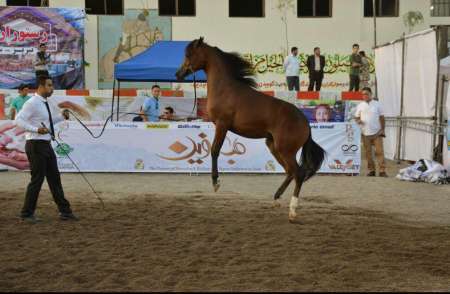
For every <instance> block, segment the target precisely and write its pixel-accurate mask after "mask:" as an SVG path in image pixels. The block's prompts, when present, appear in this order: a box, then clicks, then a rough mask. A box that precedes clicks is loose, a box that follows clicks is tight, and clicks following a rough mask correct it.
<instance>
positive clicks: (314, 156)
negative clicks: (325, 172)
mask: <svg viewBox="0 0 450 294" xmlns="http://www.w3.org/2000/svg"><path fill="white" fill-rule="evenodd" d="M324 159H325V150H323V149H322V147H320V146H319V144H317V143H316V142H314V140H313V139H312V136H311V128H310V129H309V137H308V140H307V141H306V143H305V144H304V145H303V148H302V156H301V160H300V168H301V169H304V170H305V171H306V177H305V181H306V180H308V179H309V178H311V177H312V176H314V175H315V174H316V172H317V171H318V170H319V169H320V167H321V166H322V162H323V161H324Z"/></svg>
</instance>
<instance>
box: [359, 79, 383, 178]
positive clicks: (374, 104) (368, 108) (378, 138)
mask: <svg viewBox="0 0 450 294" xmlns="http://www.w3.org/2000/svg"><path fill="white" fill-rule="evenodd" d="M362 93H363V96H364V102H361V103H360V104H359V105H358V107H357V108H356V113H355V117H356V122H357V123H358V124H359V125H360V127H361V132H362V135H363V144H364V149H365V152H366V159H367V165H368V170H369V173H368V174H367V176H369V177H373V176H375V175H376V174H375V164H374V161H373V158H372V146H375V156H376V158H377V161H378V168H379V172H380V173H379V176H380V177H387V174H386V167H385V162H384V150H383V137H385V133H384V128H385V121H384V112H383V108H382V107H381V104H380V102H378V101H376V100H374V99H372V90H371V89H370V88H368V87H365V88H363V89H362Z"/></svg>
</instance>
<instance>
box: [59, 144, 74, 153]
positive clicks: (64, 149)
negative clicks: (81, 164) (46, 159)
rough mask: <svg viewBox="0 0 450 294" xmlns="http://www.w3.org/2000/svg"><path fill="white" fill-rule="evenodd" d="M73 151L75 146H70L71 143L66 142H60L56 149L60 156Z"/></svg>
mask: <svg viewBox="0 0 450 294" xmlns="http://www.w3.org/2000/svg"><path fill="white" fill-rule="evenodd" d="M72 151H73V148H72V147H70V145H69V144H66V143H61V144H58V146H56V149H55V152H56V154H58V155H59V156H66V155H68V154H70V153H71V152H72Z"/></svg>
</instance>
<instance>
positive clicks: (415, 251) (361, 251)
mask: <svg viewBox="0 0 450 294" xmlns="http://www.w3.org/2000/svg"><path fill="white" fill-rule="evenodd" d="M403 166H404V165H403ZM399 167H401V166H398V165H396V164H393V163H389V169H388V173H389V175H390V178H387V179H385V178H367V177H365V176H354V177H351V176H317V177H315V178H313V179H312V180H310V181H308V182H307V183H306V184H305V185H304V188H303V191H302V198H301V201H300V207H299V210H298V215H299V216H298V222H297V223H295V224H290V223H289V222H288V219H287V216H288V204H289V200H290V195H291V194H292V191H293V185H291V186H290V188H289V189H288V191H286V193H285V194H284V195H283V199H282V200H283V201H282V203H283V206H282V207H281V208H277V209H274V208H272V194H273V193H274V192H275V190H276V188H277V187H278V186H279V185H280V184H281V182H282V180H283V176H269V175H266V176H263V175H222V176H221V182H222V187H221V190H219V192H218V193H216V194H215V193H213V192H212V187H211V181H210V178H209V175H202V176H195V175H193V176H189V175H151V174H87V177H88V178H89V179H90V180H91V182H92V183H93V185H94V187H95V188H96V189H97V190H98V191H101V196H102V197H103V199H104V200H105V204H106V210H105V211H102V210H101V206H100V204H99V202H98V201H97V200H96V198H95V196H94V195H93V194H92V193H90V192H89V187H88V186H87V185H86V183H84V182H83V179H82V178H81V176H80V175H77V174H64V175H63V186H64V188H65V192H66V197H67V198H68V199H69V200H70V201H71V203H72V207H73V210H74V212H75V213H76V214H77V215H78V216H79V217H80V218H81V220H80V221H79V222H77V223H65V222H62V221H59V220H58V219H57V210H56V206H55V204H54V203H53V200H52V198H51V195H50V193H49V190H48V187H47V185H46V184H44V188H43V191H42V192H41V196H40V199H39V202H38V210H37V213H36V214H37V215H38V216H40V217H42V218H43V219H44V222H43V223H40V224H36V225H30V224H26V223H22V222H21V221H20V219H19V218H18V214H19V211H20V208H21V206H22V204H23V198H24V190H25V186H26V184H27V183H28V179H29V175H28V173H18V172H3V173H0V237H1V239H2V240H1V242H0V252H1V254H0V291H89V290H90V291H195V290H203V291H239V290H240V291H269V290H271V291H321V290H322V291H343V290H346V291H388V290H391V291H400V290H401V291H424V290H428V291H433V290H434V291H449V290H450V186H449V185H447V186H435V185H430V184H421V183H408V182H400V181H398V180H396V179H394V176H395V174H396V172H397V170H398V168H399ZM365 173H366V171H365V170H363V171H362V174H365Z"/></svg>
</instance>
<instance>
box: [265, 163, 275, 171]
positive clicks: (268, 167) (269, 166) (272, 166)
mask: <svg viewBox="0 0 450 294" xmlns="http://www.w3.org/2000/svg"><path fill="white" fill-rule="evenodd" d="M265 169H266V171H275V169H276V168H275V162H273V160H269V161H267V163H266V165H265Z"/></svg>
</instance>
